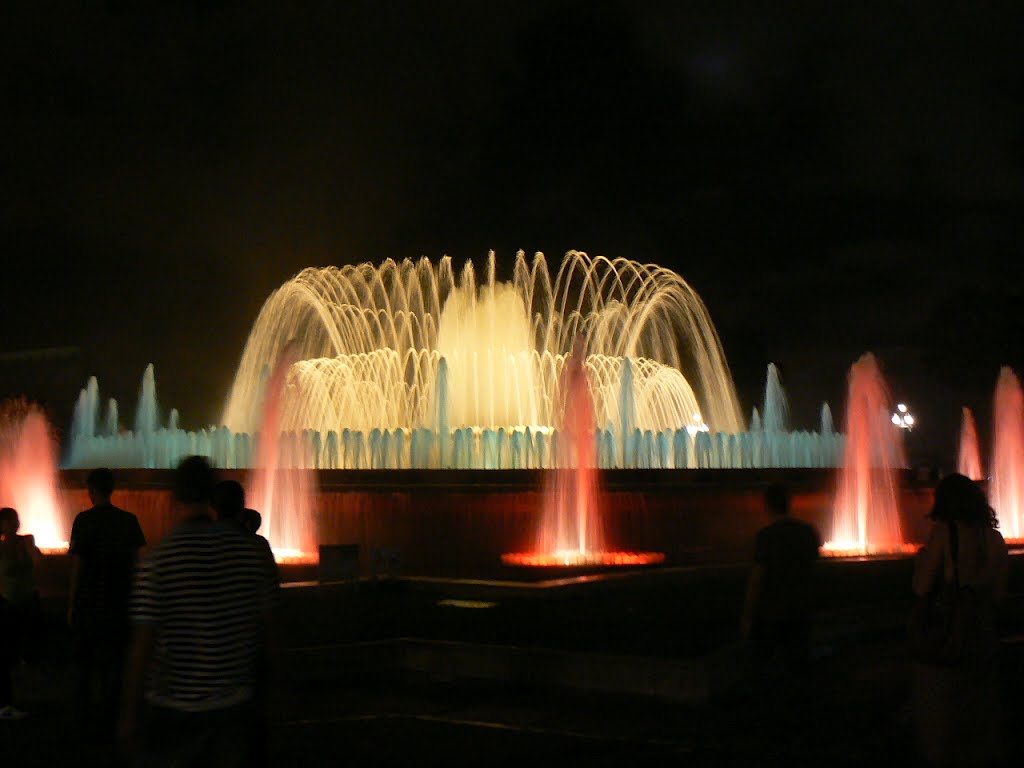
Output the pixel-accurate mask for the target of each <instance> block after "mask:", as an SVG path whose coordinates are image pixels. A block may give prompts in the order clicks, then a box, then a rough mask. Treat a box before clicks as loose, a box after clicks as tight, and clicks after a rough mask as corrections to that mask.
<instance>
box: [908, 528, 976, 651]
mask: <svg viewBox="0 0 1024 768" xmlns="http://www.w3.org/2000/svg"><path fill="white" fill-rule="evenodd" d="M958 539H959V536H958V534H957V530H956V524H955V523H950V526H949V543H950V548H951V549H952V555H953V581H952V583H947V582H946V581H945V579H942V580H941V583H940V584H939V585H938V586H937V587H934V588H933V589H932V591H931V592H930V593H929V594H927V595H924V596H920V597H918V598H917V599H916V601H915V602H914V607H913V608H912V610H911V612H910V622H909V625H908V628H907V630H908V631H907V635H908V640H909V644H910V655H911V657H912V658H913V659H914V660H915V661H918V662H921V663H922V664H930V665H932V666H936V667H948V666H952V665H954V664H957V663H959V662H960V660H961V659H962V658H963V653H964V643H965V637H966V633H967V628H968V627H967V625H968V623H969V621H970V615H971V614H972V611H971V610H970V608H971V606H970V605H969V603H971V602H972V601H971V595H969V594H965V592H969V591H970V590H965V589H961V588H960V565H959V563H958V562H957V560H958V555H959V551H958V549H959V547H958V545H959V542H958Z"/></svg>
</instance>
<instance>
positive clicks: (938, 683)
mask: <svg viewBox="0 0 1024 768" xmlns="http://www.w3.org/2000/svg"><path fill="white" fill-rule="evenodd" d="M931 519H932V530H931V534H930V536H929V538H928V543H927V544H926V545H925V546H924V548H923V549H922V550H921V552H920V553H919V554H918V557H917V562H916V563H915V565H914V581H913V588H914V594H915V596H916V601H917V602H916V605H915V608H914V613H913V615H912V616H911V622H910V645H911V654H912V655H913V657H914V680H913V696H912V699H913V711H914V725H915V731H916V739H917V748H918V753H919V755H920V756H921V758H922V759H923V760H924V761H925V762H926V764H927V765H933V766H954V765H956V766H961V765H962V766H985V765H992V764H994V763H995V762H996V760H997V759H998V756H999V705H998V679H997V675H996V651H997V649H998V644H999V638H998V636H997V634H996V626H995V607H996V605H997V604H998V603H999V601H1000V600H1001V599H1002V598H1003V596H1004V595H1005V593H1006V580H1007V566H1008V556H1007V550H1006V542H1005V541H1004V540H1003V537H1002V535H1000V533H999V531H998V530H997V527H998V522H997V520H996V515H995V512H994V511H993V510H992V508H991V507H989V505H988V501H987V500H986V499H985V494H984V492H983V491H982V490H981V488H980V487H979V486H978V485H977V483H975V482H973V481H972V480H970V479H969V478H967V477H965V476H963V475H949V476H948V477H945V478H943V480H942V481H941V482H940V483H939V485H938V487H937V488H936V489H935V504H934V507H933V508H932V512H931Z"/></svg>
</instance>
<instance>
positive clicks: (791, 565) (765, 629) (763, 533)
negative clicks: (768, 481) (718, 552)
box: [742, 485, 821, 673]
mask: <svg viewBox="0 0 1024 768" xmlns="http://www.w3.org/2000/svg"><path fill="white" fill-rule="evenodd" d="M764 502H765V506H766V507H767V509H768V512H769V513H770V514H772V515H773V516H774V517H775V520H774V521H773V522H772V523H771V524H769V525H766V526H765V527H764V528H762V529H761V530H760V531H758V533H757V540H756V543H755V547H754V567H753V569H752V571H751V574H750V581H749V583H748V586H747V598H746V603H745V605H744V610H743V620H742V632H743V635H744V637H745V638H747V639H749V640H751V641H752V643H753V650H754V658H755V660H756V661H758V662H759V663H760V664H766V663H769V662H771V661H773V660H777V661H779V662H780V663H781V664H782V666H783V668H784V669H785V670H786V671H787V672H790V673H793V672H802V671H803V670H804V669H805V668H806V665H807V662H808V660H809V658H810V635H811V613H812V610H813V607H814V606H813V600H814V596H813V592H812V584H813V568H814V563H815V561H816V560H817V559H818V550H819V549H820V547H821V538H820V537H819V535H818V532H817V530H815V528H814V526H812V525H810V524H809V523H805V522H803V521H802V520H797V519H796V518H793V517H791V516H790V514H789V494H788V492H787V491H786V489H785V488H784V487H783V486H781V485H772V486H769V487H768V489H767V490H766V491H765V494H764Z"/></svg>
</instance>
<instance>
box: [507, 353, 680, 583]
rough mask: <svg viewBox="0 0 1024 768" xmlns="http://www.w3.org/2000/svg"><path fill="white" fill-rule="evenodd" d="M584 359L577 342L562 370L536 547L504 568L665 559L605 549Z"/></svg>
mask: <svg viewBox="0 0 1024 768" xmlns="http://www.w3.org/2000/svg"><path fill="white" fill-rule="evenodd" d="M583 356H584V355H583V342H582V338H580V339H577V342H576V346H575V350H574V352H573V353H572V355H570V357H569V359H568V360H567V361H566V364H565V368H564V370H563V372H562V380H561V384H562V386H561V392H560V394H561V400H562V401H563V403H564V405H563V408H562V413H563V417H562V424H561V430H560V432H559V433H558V434H559V437H560V439H559V440H558V442H557V443H556V444H555V446H554V447H553V451H554V453H555V454H556V458H555V463H556V466H557V469H554V470H552V471H551V474H550V476H549V477H550V479H549V485H548V489H547V493H546V495H545V501H544V510H543V517H542V520H541V526H540V532H539V534H538V536H537V545H536V549H535V551H534V552H533V553H512V554H505V555H502V557H501V559H502V562H504V563H505V564H506V565H516V566H524V565H525V566H589V565H648V564H652V563H658V562H661V561H662V560H664V558H665V556H664V555H663V554H661V553H657V552H608V551H605V547H604V544H605V541H604V539H605V535H604V528H603V515H602V509H601V502H602V495H601V487H600V477H599V470H598V466H597V442H596V441H595V440H594V406H593V402H592V401H591V396H590V388H589V386H588V382H587V369H586V368H584V366H583Z"/></svg>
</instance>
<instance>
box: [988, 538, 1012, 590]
mask: <svg viewBox="0 0 1024 768" xmlns="http://www.w3.org/2000/svg"><path fill="white" fill-rule="evenodd" d="M992 538H993V539H995V540H996V541H997V546H996V547H994V549H995V552H994V553H993V562H992V599H993V600H994V601H995V602H996V603H1000V602H1002V600H1003V598H1004V597H1006V587H1007V582H1008V580H1009V571H1010V555H1009V552H1007V550H1006V541H1005V540H1004V539H1003V537H1002V535H1000V533H999V532H998V531H996V532H995V535H994V536H993V537H992Z"/></svg>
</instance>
